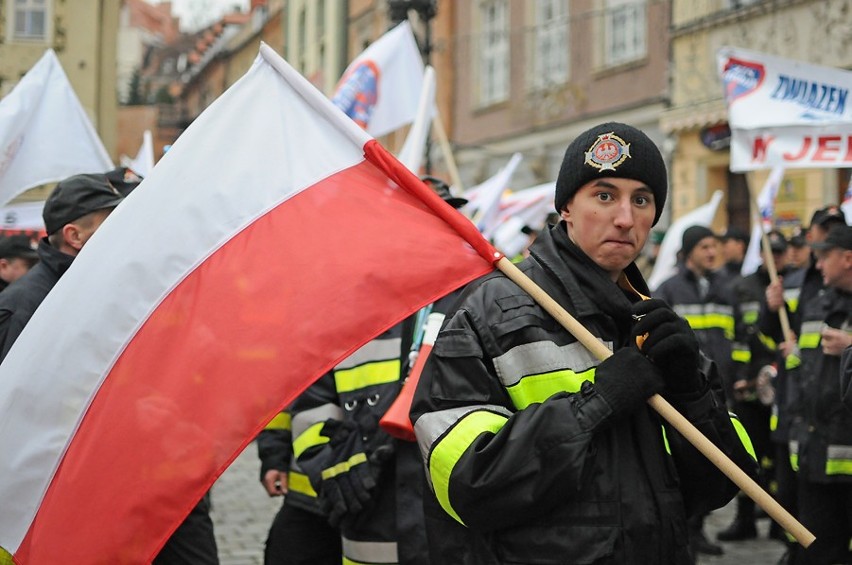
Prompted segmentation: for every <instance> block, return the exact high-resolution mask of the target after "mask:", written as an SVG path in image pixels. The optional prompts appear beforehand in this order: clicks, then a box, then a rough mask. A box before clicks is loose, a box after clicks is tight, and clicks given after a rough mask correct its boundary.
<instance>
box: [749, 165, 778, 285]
mask: <svg viewBox="0 0 852 565" xmlns="http://www.w3.org/2000/svg"><path fill="white" fill-rule="evenodd" d="M783 179H784V167H775V168H774V169H772V172H771V173H769V177H767V179H766V182H765V183H764V185H763V189H761V191H760V194H758V195H757V207H758V210H756V211H755V212H756V214H757V217H755V219H754V220H755V221H754V222H753V223H752V226H751V239H750V240H749V243H748V249H747V250H746V254H745V257H744V258H743V266H742V268H741V269H740V274H741V275H743V276H746V275H750V274H752V273H753V272H755V271H756V270H757V268H758V267H760V264H761V263H762V262H763V256H762V254H761V252H760V244H761V235H762V234H764V233H766V232H768V231H769V230H771V229H772V222H773V219H774V217H775V198H776V197H777V195H778V187H779V186H781V181H782V180H783Z"/></svg>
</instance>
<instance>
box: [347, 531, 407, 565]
mask: <svg viewBox="0 0 852 565" xmlns="http://www.w3.org/2000/svg"><path fill="white" fill-rule="evenodd" d="M343 557H345V558H346V559H351V560H352V561H356V562H358V563H397V562H398V561H399V558H398V557H397V550H396V542H392V541H354V540H351V539H346V538H345V537H343Z"/></svg>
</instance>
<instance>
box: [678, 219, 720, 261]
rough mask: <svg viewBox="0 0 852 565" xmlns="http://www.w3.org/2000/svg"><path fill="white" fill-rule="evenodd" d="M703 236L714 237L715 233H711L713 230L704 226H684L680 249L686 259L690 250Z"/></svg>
mask: <svg viewBox="0 0 852 565" xmlns="http://www.w3.org/2000/svg"><path fill="white" fill-rule="evenodd" d="M705 237H712V238H715V237H716V234H715V233H713V230H711V229H710V228H708V227H706V226H691V227H688V228H686V230H685V231H684V232H683V239H682V240H681V246H680V251H681V253H683V258H684V259H686V258H687V257H689V254H690V253H692V250H693V249H695V246H696V245H698V242H700V241H701V240H702V239H704V238H705Z"/></svg>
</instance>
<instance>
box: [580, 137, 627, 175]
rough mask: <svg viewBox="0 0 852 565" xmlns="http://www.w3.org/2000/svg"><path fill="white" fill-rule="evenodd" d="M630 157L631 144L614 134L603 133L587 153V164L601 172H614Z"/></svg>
mask: <svg viewBox="0 0 852 565" xmlns="http://www.w3.org/2000/svg"><path fill="white" fill-rule="evenodd" d="M628 157H630V144H629V143H627V142H625V141H624V140H623V139H621V138H620V137H618V136H617V135H615V133H614V132H610V133H602V134H601V135H599V136H598V138H597V140H595V142H594V143H593V144H592V146H591V147H589V150H588V151H586V160H585V164H586V165H589V166H590V167H594V168H596V169H598V171H599V172H603V171H614V170H615V169H616V168H617V167H618V166H619V165H620V164H622V163H623V162H624V161H626V160H627V158H628Z"/></svg>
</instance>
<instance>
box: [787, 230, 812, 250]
mask: <svg viewBox="0 0 852 565" xmlns="http://www.w3.org/2000/svg"><path fill="white" fill-rule="evenodd" d="M787 243H789V244H790V245H792V246H793V247H797V248H798V247H804V246H805V245H807V243H808V242H807V240H806V239H805V234H803V233H802V231H801V230H800V229H797V230H796V231H795V232H794V233H793V235H791V236H790V239H788V240H787Z"/></svg>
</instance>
